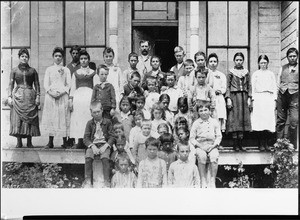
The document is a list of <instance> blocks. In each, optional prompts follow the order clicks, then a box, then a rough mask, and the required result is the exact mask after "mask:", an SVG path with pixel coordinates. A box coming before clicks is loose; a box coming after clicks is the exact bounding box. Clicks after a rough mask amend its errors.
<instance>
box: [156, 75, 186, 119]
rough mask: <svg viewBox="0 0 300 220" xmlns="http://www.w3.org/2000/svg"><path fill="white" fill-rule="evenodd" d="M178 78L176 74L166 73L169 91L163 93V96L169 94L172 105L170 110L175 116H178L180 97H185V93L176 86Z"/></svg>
mask: <svg viewBox="0 0 300 220" xmlns="http://www.w3.org/2000/svg"><path fill="white" fill-rule="evenodd" d="M175 81H176V76H175V73H174V72H171V71H169V72H167V73H166V83H167V89H166V90H165V91H163V92H162V93H161V94H164V93H165V94H168V95H169V96H170V104H169V109H170V111H172V112H173V114H174V115H176V114H177V111H178V109H177V100H178V99H179V98H180V97H183V91H182V90H181V89H180V88H179V87H178V86H175Z"/></svg>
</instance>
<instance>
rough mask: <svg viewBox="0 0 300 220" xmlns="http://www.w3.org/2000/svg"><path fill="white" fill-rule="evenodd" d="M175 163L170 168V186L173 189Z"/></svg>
mask: <svg viewBox="0 0 300 220" xmlns="http://www.w3.org/2000/svg"><path fill="white" fill-rule="evenodd" d="M173 165H174V164H173V163H172V164H171V165H170V167H169V171H168V186H169V187H172V186H173V185H174V167H173Z"/></svg>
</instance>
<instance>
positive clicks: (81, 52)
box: [79, 49, 91, 61]
mask: <svg viewBox="0 0 300 220" xmlns="http://www.w3.org/2000/svg"><path fill="white" fill-rule="evenodd" d="M81 56H87V58H88V60H89V61H90V60H91V57H90V54H89V53H88V52H87V51H86V50H85V49H82V50H81V51H79V59H80V57H81Z"/></svg>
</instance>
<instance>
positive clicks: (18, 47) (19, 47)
mask: <svg viewBox="0 0 300 220" xmlns="http://www.w3.org/2000/svg"><path fill="white" fill-rule="evenodd" d="M1 48H2V49H11V50H14V49H21V48H26V49H30V46H24V47H23V46H13V47H1Z"/></svg>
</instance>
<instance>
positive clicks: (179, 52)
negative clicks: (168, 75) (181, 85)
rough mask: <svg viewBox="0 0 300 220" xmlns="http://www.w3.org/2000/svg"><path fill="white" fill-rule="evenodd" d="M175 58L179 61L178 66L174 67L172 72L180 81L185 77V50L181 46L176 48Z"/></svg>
mask: <svg viewBox="0 0 300 220" xmlns="http://www.w3.org/2000/svg"><path fill="white" fill-rule="evenodd" d="M174 56H175V59H176V61H177V63H176V65H174V66H172V67H171V69H170V71H173V72H174V73H175V75H176V79H179V78H180V77H181V76H183V75H184V64H183V63H184V62H183V58H184V57H185V52H184V49H183V48H182V47H181V46H176V47H175V48H174Z"/></svg>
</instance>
